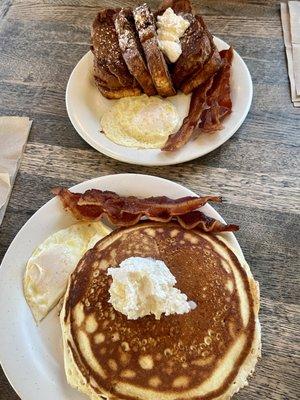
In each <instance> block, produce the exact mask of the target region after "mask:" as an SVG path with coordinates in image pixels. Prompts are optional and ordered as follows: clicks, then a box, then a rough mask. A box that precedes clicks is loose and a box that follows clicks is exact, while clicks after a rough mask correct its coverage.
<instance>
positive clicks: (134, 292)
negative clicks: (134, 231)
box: [107, 257, 196, 319]
mask: <svg viewBox="0 0 300 400" xmlns="http://www.w3.org/2000/svg"><path fill="white" fill-rule="evenodd" d="M107 273H108V275H110V276H111V277H112V283H111V286H110V289H109V294H110V299H109V302H110V303H111V304H112V305H113V307H114V308H115V310H117V311H119V312H121V313H122V314H124V315H126V316H127V318H128V319H138V318H141V317H144V316H145V315H149V314H154V315H155V318H156V319H160V317H161V315H162V314H165V315H171V314H184V313H188V312H189V311H191V310H193V309H194V308H196V304H195V303H194V302H193V301H188V298H187V296H186V295H185V294H184V293H182V292H181V291H180V290H179V289H177V288H175V287H174V285H175V284H176V278H175V276H174V275H173V274H172V273H171V271H170V270H169V268H168V267H167V266H166V264H165V263H164V262H163V261H161V260H155V259H153V258H143V257H130V258H127V259H126V260H124V261H122V262H121V263H120V266H119V267H115V268H108V270H107Z"/></svg>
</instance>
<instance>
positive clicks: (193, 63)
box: [172, 14, 217, 88]
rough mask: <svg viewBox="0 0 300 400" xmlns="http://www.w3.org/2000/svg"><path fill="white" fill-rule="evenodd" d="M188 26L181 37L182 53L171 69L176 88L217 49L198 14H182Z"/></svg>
mask: <svg viewBox="0 0 300 400" xmlns="http://www.w3.org/2000/svg"><path fill="white" fill-rule="evenodd" d="M184 17H185V18H186V19H188V21H189V22H190V26H189V27H188V29H187V30H186V32H185V34H184V35H183V37H182V38H181V48H182V54H181V55H180V57H179V58H178V60H177V61H176V63H175V65H174V67H173V70H172V80H173V83H174V86H175V87H176V88H181V85H182V83H183V82H184V81H185V80H186V79H188V78H190V77H191V76H192V75H193V74H194V73H195V72H196V71H200V70H202V69H203V68H204V65H205V63H206V62H207V61H208V60H209V59H210V58H211V57H212V55H213V54H214V52H215V51H217V49H216V47H215V45H214V42H213V38H212V35H211V34H210V33H209V31H208V30H207V28H206V25H205V23H204V21H203V19H202V17H201V16H200V15H195V16H194V15H192V14H186V15H184Z"/></svg>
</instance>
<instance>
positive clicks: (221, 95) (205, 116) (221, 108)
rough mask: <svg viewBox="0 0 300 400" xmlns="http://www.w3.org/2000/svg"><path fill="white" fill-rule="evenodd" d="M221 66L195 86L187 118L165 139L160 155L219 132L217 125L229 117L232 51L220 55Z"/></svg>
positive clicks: (222, 52)
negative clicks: (206, 134) (205, 134)
mask: <svg viewBox="0 0 300 400" xmlns="http://www.w3.org/2000/svg"><path fill="white" fill-rule="evenodd" d="M220 56H221V59H222V63H223V66H222V68H221V69H220V70H219V71H218V72H217V73H216V74H215V75H214V76H213V77H211V78H210V79H208V80H207V81H206V82H205V83H203V84H202V85H200V86H198V87H197V88H196V89H195V90H194V91H193V94H192V98H191V103H190V109H189V113H188V115H187V116H186V117H185V118H184V120H183V124H182V126H181V128H180V129H179V130H178V131H177V132H176V133H173V134H172V135H170V136H169V138H168V140H167V142H166V144H165V145H164V147H163V148H162V150H163V151H174V150H178V149H180V148H181V147H182V146H184V145H185V144H186V143H187V142H188V141H189V140H190V139H191V138H197V137H198V136H199V135H200V134H201V133H202V132H215V131H217V130H220V129H222V123H221V121H222V120H223V119H224V118H225V116H226V115H228V114H229V113H231V109H232V102H231V98H230V68H231V64H232V58H233V49H232V47H230V48H229V49H228V50H222V51H221V52H220Z"/></svg>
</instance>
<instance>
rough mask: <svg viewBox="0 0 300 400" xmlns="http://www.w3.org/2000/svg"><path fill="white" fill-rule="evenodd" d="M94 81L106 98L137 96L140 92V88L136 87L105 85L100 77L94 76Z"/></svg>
mask: <svg viewBox="0 0 300 400" xmlns="http://www.w3.org/2000/svg"><path fill="white" fill-rule="evenodd" d="M95 83H96V86H97V88H98V89H99V91H100V92H101V93H102V95H103V96H104V97H106V98H107V99H121V98H123V97H131V96H138V95H140V94H141V90H140V88H138V87H136V88H134V87H131V88H126V87H123V88H119V89H112V88H111V87H109V86H106V85H105V83H103V81H101V79H99V78H96V77H95Z"/></svg>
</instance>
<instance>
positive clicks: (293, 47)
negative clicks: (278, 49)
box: [280, 1, 300, 107]
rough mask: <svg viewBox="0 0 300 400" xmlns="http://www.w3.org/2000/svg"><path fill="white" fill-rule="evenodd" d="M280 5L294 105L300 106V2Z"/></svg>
mask: <svg viewBox="0 0 300 400" xmlns="http://www.w3.org/2000/svg"><path fill="white" fill-rule="evenodd" d="M280 6H281V22H282V29H283V38H284V44H285V50H286V57H287V63H288V74H289V78H290V86H291V97H292V101H293V103H294V106H295V107H300V2H299V1H289V2H288V3H281V4H280Z"/></svg>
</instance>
